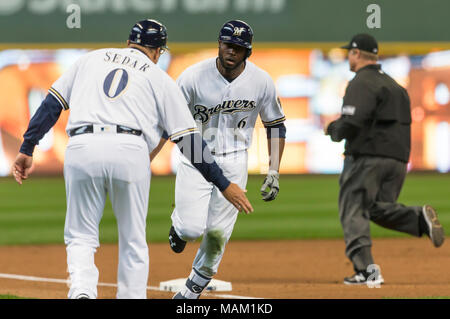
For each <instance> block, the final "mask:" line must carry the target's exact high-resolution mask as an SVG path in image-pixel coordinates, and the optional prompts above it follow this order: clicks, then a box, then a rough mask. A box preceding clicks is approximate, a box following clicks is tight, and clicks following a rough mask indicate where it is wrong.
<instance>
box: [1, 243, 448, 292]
mask: <svg viewBox="0 0 450 319" xmlns="http://www.w3.org/2000/svg"><path fill="white" fill-rule="evenodd" d="M198 246H199V245H198V243H195V244H188V246H187V247H186V250H185V251H184V252H183V253H182V254H174V253H172V252H171V251H170V249H169V246H168V244H152V243H151V244H150V245H149V249H150V276H149V282H148V285H149V286H154V287H158V286H159V283H160V282H161V281H166V280H171V279H176V278H184V277H186V276H187V275H188V274H189V272H190V269H191V265H192V261H193V259H194V255H195V253H196V250H197V248H198ZM373 254H374V258H375V261H376V263H378V264H379V265H380V266H381V267H382V274H383V277H384V279H385V282H386V283H385V284H384V285H383V286H382V287H381V288H379V289H377V288H372V289H370V288H368V287H366V286H361V287H350V286H345V285H344V284H342V280H343V278H344V277H345V276H347V275H350V274H352V272H353V270H352V266H351V264H350V262H349V261H348V260H347V259H346V257H345V255H344V243H343V241H342V240H297V241H257V242H236V241H231V242H230V243H229V244H228V247H227V250H226V252H225V256H224V258H223V260H222V264H221V266H220V268H219V273H218V274H217V276H216V278H217V279H220V280H225V281H230V282H231V283H232V286H233V290H232V291H230V292H217V293H209V294H208V295H207V296H205V298H217V295H218V294H228V295H238V296H248V297H261V298H275V299H303V298H313V299H323V298H353V299H355V298H382V297H388V298H397V297H399V298H403V297H408V298H416V297H441V296H450V272H449V271H448V270H449V269H450V253H449V249H448V247H447V243H444V245H443V246H442V247H441V248H434V247H432V245H431V243H430V241H429V240H428V239H426V238H422V239H415V238H412V239H377V240H374V246H373ZM96 264H97V267H98V268H99V271H100V282H103V283H116V276H117V246H116V245H102V246H101V247H100V248H99V250H98V252H97V254H96ZM66 269H67V266H66V251H65V247H64V246H62V245H44V246H7V247H0V274H15V275H22V276H34V277H43V278H54V279H66V278H67V276H68V274H67V272H66ZM0 276H1V275H0ZM67 292H68V287H67V285H66V284H63V283H51V282H40V281H28V280H17V279H5V278H0V294H12V295H17V296H22V297H28V298H52V299H54V298H66V296H67ZM115 293H116V288H114V287H99V288H98V295H99V296H98V297H99V298H114V297H115ZM172 294H173V293H170V292H161V291H154V290H149V291H148V294H147V296H148V298H163V299H166V298H171V297H172Z"/></svg>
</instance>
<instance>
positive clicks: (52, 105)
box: [20, 94, 62, 156]
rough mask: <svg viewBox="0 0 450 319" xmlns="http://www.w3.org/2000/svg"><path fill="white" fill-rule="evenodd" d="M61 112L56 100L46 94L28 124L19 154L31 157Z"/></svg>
mask: <svg viewBox="0 0 450 319" xmlns="http://www.w3.org/2000/svg"><path fill="white" fill-rule="evenodd" d="M61 111H62V106H61V104H60V103H59V102H58V100H56V99H55V98H54V97H53V95H51V94H47V96H46V97H45V99H44V101H42V104H41V106H39V108H38V109H37V111H36V113H35V114H34V115H33V117H32V118H31V120H30V123H29V124H28V129H27V131H26V132H25V134H24V135H23V138H24V141H23V143H22V146H21V147H20V153H23V154H26V155H28V156H33V151H34V147H35V146H36V145H37V144H39V141H40V140H41V139H42V137H44V135H45V134H46V133H47V132H48V131H49V130H50V129H51V128H52V127H53V125H55V123H56V121H58V119H59V115H60V114H61Z"/></svg>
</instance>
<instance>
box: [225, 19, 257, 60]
mask: <svg viewBox="0 0 450 319" xmlns="http://www.w3.org/2000/svg"><path fill="white" fill-rule="evenodd" d="M252 40H253V30H252V28H251V27H250V26H249V25H248V24H247V23H246V22H244V21H241V20H231V21H228V22H226V23H225V24H224V25H223V26H222V28H221V29H220V32H219V41H222V42H226V43H234V44H236V45H239V46H241V47H244V48H246V49H247V57H249V56H250V54H252Z"/></svg>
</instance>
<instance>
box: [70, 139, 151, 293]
mask: <svg viewBox="0 0 450 319" xmlns="http://www.w3.org/2000/svg"><path fill="white" fill-rule="evenodd" d="M64 178H65V184H66V198H67V213H66V221H65V228H64V242H65V244H66V245H67V247H66V250H67V264H68V271H69V274H70V280H71V285H70V290H69V294H68V297H69V298H76V296H77V295H79V294H81V293H84V294H87V295H88V296H89V297H90V298H96V297H97V283H98V277H99V272H98V269H97V267H96V266H95V263H94V254H95V252H96V249H97V248H98V247H99V223H100V220H101V218H102V215H103V209H104V206H105V201H106V197H107V194H109V197H110V200H111V203H112V208H113V210H114V214H115V217H116V220H117V226H118V231H119V263H118V276H117V284H118V288H117V298H126V299H134V298H146V297H147V290H146V287H147V281H148V266H149V255H148V246H147V241H146V235H145V227H146V218H147V209H148V196H149V190H150V160H149V152H148V147H147V144H146V143H145V141H144V139H143V138H142V137H139V136H134V135H128V134H117V133H98V134H82V135H77V136H74V137H71V138H70V139H69V143H68V145H67V149H66V155H65V162H64Z"/></svg>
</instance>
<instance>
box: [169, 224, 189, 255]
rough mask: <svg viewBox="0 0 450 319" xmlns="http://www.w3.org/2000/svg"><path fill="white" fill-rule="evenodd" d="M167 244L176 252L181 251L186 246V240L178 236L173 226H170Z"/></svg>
mask: <svg viewBox="0 0 450 319" xmlns="http://www.w3.org/2000/svg"><path fill="white" fill-rule="evenodd" d="M169 244H170V248H172V250H173V251H174V252H176V253H177V254H179V253H181V252H182V251H183V250H184V247H186V241H184V240H183V239H181V238H180V237H178V235H177V232H176V231H175V228H173V226H172V227H170V231H169Z"/></svg>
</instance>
